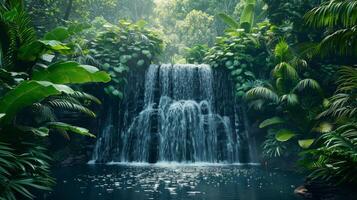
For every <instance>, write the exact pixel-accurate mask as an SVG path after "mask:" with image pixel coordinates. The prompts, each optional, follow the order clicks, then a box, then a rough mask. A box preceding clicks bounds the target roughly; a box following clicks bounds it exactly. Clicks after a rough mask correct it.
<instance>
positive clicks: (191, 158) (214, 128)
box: [93, 64, 250, 163]
mask: <svg viewBox="0 0 357 200" xmlns="http://www.w3.org/2000/svg"><path fill="white" fill-rule="evenodd" d="M215 84H216V82H215V80H214V73H213V71H212V69H211V67H210V66H208V65H204V64H202V65H192V64H184V65H183V64H181V65H171V64H164V65H161V66H158V65H151V66H150V67H149V68H148V69H147V72H146V75H145V83H144V87H145V90H144V94H143V96H142V100H141V102H142V103H139V102H136V103H137V104H141V105H142V106H141V107H140V111H139V112H138V113H137V114H135V115H134V116H133V117H132V118H131V119H126V120H125V121H126V123H122V124H127V125H126V126H123V127H119V133H118V134H119V139H118V141H117V142H114V141H112V140H111V139H110V138H111V137H113V136H111V133H110V131H112V130H111V129H112V126H110V122H109V123H108V125H106V126H104V129H103V133H102V136H101V137H100V138H99V139H98V140H97V144H96V146H95V149H94V152H93V160H96V161H97V162H102V161H103V160H105V159H103V157H109V158H110V159H111V160H108V159H107V158H106V159H107V161H119V162H161V161H164V162H166V161H167V162H210V163H235V162H240V160H241V159H240V157H241V156H240V153H241V152H240V151H241V149H242V141H241V140H242V138H244V137H245V135H244V133H243V131H240V128H239V126H240V125H239V123H240V121H241V120H240V119H238V117H237V116H239V117H240V118H241V117H242V116H241V114H239V113H237V112H238V111H237V109H236V106H232V107H231V108H229V107H227V106H225V105H223V106H222V105H221V104H223V103H225V102H220V101H221V100H222V99H223V100H224V101H229V102H232V101H233V105H234V98H233V97H232V95H231V94H230V93H228V92H226V91H229V90H224V91H218V92H217V88H218V89H219V87H217V86H216V85H215ZM222 85H224V84H222ZM137 92H139V91H137ZM218 93H222V94H223V95H224V96H225V97H221V98H220V99H219V100H216V99H215V95H216V94H218ZM225 98H228V99H225ZM124 101H130V98H128V99H127V100H124ZM125 105H126V104H125ZM217 105H219V106H217ZM228 106H229V105H228ZM222 107H223V108H224V109H221V108H222ZM122 109H124V110H125V108H122ZM124 113H126V114H125V116H126V115H127V113H128V111H125V112H124ZM225 113H226V114H227V115H224V114H225ZM108 118H110V119H108V120H109V121H110V120H111V117H108ZM242 126H244V125H242ZM109 143H114V144H109ZM105 145H106V146H105ZM108 148H115V151H114V150H113V149H112V151H113V152H119V153H110V152H108V151H110V150H109V149H108ZM248 148H250V147H248ZM104 155H105V156H104Z"/></svg>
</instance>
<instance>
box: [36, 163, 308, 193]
mask: <svg viewBox="0 0 357 200" xmlns="http://www.w3.org/2000/svg"><path fill="white" fill-rule="evenodd" d="M54 176H55V177H56V178H57V185H56V187H55V189H54V191H53V192H51V193H50V194H47V195H45V196H43V197H41V199H44V200H102V199H103V200H294V199H299V198H298V197H296V196H295V195H294V194H293V191H294V188H295V187H297V186H298V185H300V184H302V182H303V178H302V177H300V176H298V175H296V174H293V173H288V172H281V171H271V170H265V169H263V168H262V167H260V166H251V165H250V166H239V165H206V164H202V165H176V164H156V165H149V164H130V165H125V164H121V165H85V166H78V167H67V168H61V169H57V170H55V171H54Z"/></svg>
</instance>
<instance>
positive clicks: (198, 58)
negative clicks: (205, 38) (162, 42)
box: [185, 45, 208, 63]
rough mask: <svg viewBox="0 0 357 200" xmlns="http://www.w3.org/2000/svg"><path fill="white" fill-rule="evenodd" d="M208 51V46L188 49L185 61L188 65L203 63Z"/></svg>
mask: <svg viewBox="0 0 357 200" xmlns="http://www.w3.org/2000/svg"><path fill="white" fill-rule="evenodd" d="M207 51H208V46H207V45H196V46H193V47H192V48H187V49H186V54H185V59H186V61H187V63H203V62H204V58H205V56H206V52H207Z"/></svg>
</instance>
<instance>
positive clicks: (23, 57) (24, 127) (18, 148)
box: [0, 1, 110, 199]
mask: <svg viewBox="0 0 357 200" xmlns="http://www.w3.org/2000/svg"><path fill="white" fill-rule="evenodd" d="M22 5H23V4H22V2H21V1H6V2H5V3H1V12H0V13H1V14H0V25H1V27H2V28H3V29H2V34H3V35H2V37H1V43H0V45H1V48H0V50H1V53H0V54H1V55H2V56H1V62H0V64H1V66H0V83H1V98H0V113H1V114H0V133H1V134H0V141H1V142H2V143H1V144H0V176H1V181H0V185H1V190H0V199H17V198H21V197H27V198H33V195H32V194H31V192H30V191H31V190H33V189H40V190H48V189H49V188H50V186H51V185H52V184H53V179H52V178H51V177H50V176H49V165H48V160H49V158H48V157H47V156H46V155H45V153H44V152H45V151H44V149H43V148H41V147H38V146H41V142H40V141H41V138H43V137H46V136H48V134H49V132H50V130H54V129H56V130H60V131H61V132H62V133H65V132H66V131H69V132H73V133H77V134H81V135H86V136H91V137H94V135H92V134H91V133H90V132H89V131H88V130H87V129H84V128H81V127H76V126H73V125H70V124H66V123H63V122H60V121H59V120H58V119H57V118H56V116H55V115H54V112H53V109H54V108H61V109H66V110H71V111H82V112H84V113H87V114H90V115H94V113H93V112H92V111H90V110H89V109H88V108H86V107H85V106H84V104H82V102H81V100H85V101H93V102H99V100H98V99H96V98H95V97H93V96H91V95H89V94H86V93H83V92H79V91H75V90H73V89H72V88H71V87H69V86H67V85H65V84H82V83H92V82H108V81H110V76H109V74H107V73H105V72H101V71H99V70H98V69H97V68H95V67H93V66H87V65H81V64H79V63H76V62H69V61H62V60H61V59H60V57H59V56H58V54H62V55H67V54H70V53H71V47H70V45H68V44H66V43H64V42H65V40H66V39H68V38H69V37H70V35H71V34H75V33H76V32H78V31H80V30H82V29H81V28H80V27H74V26H73V27H69V28H68V29H67V28H64V27H59V28H56V29H55V30H53V31H51V32H49V33H48V34H46V35H45V36H44V38H43V39H41V40H37V39H36V37H35V35H34V32H33V29H32V28H31V26H30V20H29V19H28V17H27V15H26V13H25V12H24V10H23V6H22ZM56 59H57V61H56V62H53V60H56ZM29 111H30V112H29ZM25 112H26V115H24V113H25ZM29 142H31V143H34V144H35V145H30V144H29ZM9 146H11V148H10V147H9Z"/></svg>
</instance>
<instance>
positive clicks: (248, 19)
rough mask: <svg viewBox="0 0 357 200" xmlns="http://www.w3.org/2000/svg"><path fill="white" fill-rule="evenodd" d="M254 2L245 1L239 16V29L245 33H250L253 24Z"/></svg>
mask: <svg viewBox="0 0 357 200" xmlns="http://www.w3.org/2000/svg"><path fill="white" fill-rule="evenodd" d="M255 4H256V0H246V2H245V5H244V9H243V12H242V14H241V16H240V27H241V28H244V30H245V31H246V32H250V29H251V27H252V26H253V23H254V11H255Z"/></svg>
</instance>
